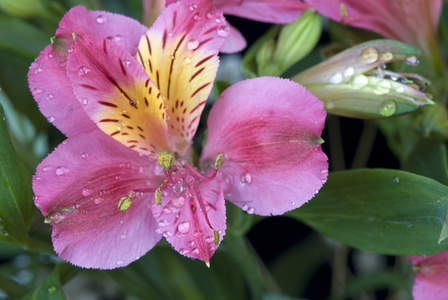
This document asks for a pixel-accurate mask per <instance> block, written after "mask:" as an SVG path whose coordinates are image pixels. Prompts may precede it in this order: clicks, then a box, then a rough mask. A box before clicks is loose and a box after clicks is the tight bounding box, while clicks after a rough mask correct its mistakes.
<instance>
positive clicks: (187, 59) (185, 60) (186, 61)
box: [184, 47, 197, 65]
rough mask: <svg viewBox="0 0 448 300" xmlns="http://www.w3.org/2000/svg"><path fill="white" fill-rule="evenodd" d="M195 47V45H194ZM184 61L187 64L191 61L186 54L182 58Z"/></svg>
mask: <svg viewBox="0 0 448 300" xmlns="http://www.w3.org/2000/svg"><path fill="white" fill-rule="evenodd" d="M196 48H197V47H196ZM184 62H185V63H186V64H187V65H188V64H189V63H191V58H189V57H188V56H186V57H185V58H184Z"/></svg>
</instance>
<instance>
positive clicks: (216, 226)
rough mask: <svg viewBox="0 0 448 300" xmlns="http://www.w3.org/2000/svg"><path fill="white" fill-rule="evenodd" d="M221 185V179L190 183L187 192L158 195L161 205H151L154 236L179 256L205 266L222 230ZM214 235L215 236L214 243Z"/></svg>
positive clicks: (224, 208)
mask: <svg viewBox="0 0 448 300" xmlns="http://www.w3.org/2000/svg"><path fill="white" fill-rule="evenodd" d="M187 178H188V177H187ZM190 178H192V177H190ZM187 180H188V179H187ZM222 183H223V182H222V178H218V177H217V178H215V180H212V181H208V182H200V183H194V187H191V188H190V189H189V190H184V191H181V192H179V191H178V190H176V189H175V188H173V191H163V192H162V193H163V196H162V204H161V205H157V204H155V203H153V204H152V211H153V213H154V217H155V218H156V219H157V222H158V226H159V228H158V229H157V232H158V233H159V234H162V235H163V236H164V237H165V238H166V239H167V240H168V242H170V243H171V245H173V247H174V249H176V251H178V252H179V253H180V254H182V255H185V256H187V257H190V258H193V259H196V258H197V259H201V260H203V261H204V262H206V263H208V262H209V261H210V258H211V257H212V256H213V253H214V252H215V251H216V249H217V248H218V246H219V243H220V242H221V241H222V239H223V236H224V235H225V230H226V207H225V201H224V194H223V188H222ZM214 231H216V232H218V233H219V238H218V239H217V240H214V237H213V236H214Z"/></svg>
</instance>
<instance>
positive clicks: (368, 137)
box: [351, 120, 377, 169]
mask: <svg viewBox="0 0 448 300" xmlns="http://www.w3.org/2000/svg"><path fill="white" fill-rule="evenodd" d="M376 132H377V128H376V125H375V123H374V122H372V121H368V120H366V121H364V128H363V129H362V133H361V138H360V139H359V143H358V148H356V153H355V158H354V159H353V163H352V167H351V168H352V169H357V168H364V167H366V166H367V163H368V161H369V157H370V152H371V151H372V146H373V143H374V142H375V137H376Z"/></svg>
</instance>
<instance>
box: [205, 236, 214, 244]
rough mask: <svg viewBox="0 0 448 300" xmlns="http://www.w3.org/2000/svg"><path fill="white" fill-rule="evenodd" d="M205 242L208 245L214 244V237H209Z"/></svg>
mask: <svg viewBox="0 0 448 300" xmlns="http://www.w3.org/2000/svg"><path fill="white" fill-rule="evenodd" d="M205 242H206V243H208V244H211V243H213V237H212V236H209V237H207V238H206V239H205Z"/></svg>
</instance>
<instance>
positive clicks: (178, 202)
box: [171, 197, 185, 208]
mask: <svg viewBox="0 0 448 300" xmlns="http://www.w3.org/2000/svg"><path fill="white" fill-rule="evenodd" d="M184 203H185V198H184V197H179V198H175V199H173V200H172V201H171V204H172V205H173V206H174V207H177V208H181V207H183V206H184Z"/></svg>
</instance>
